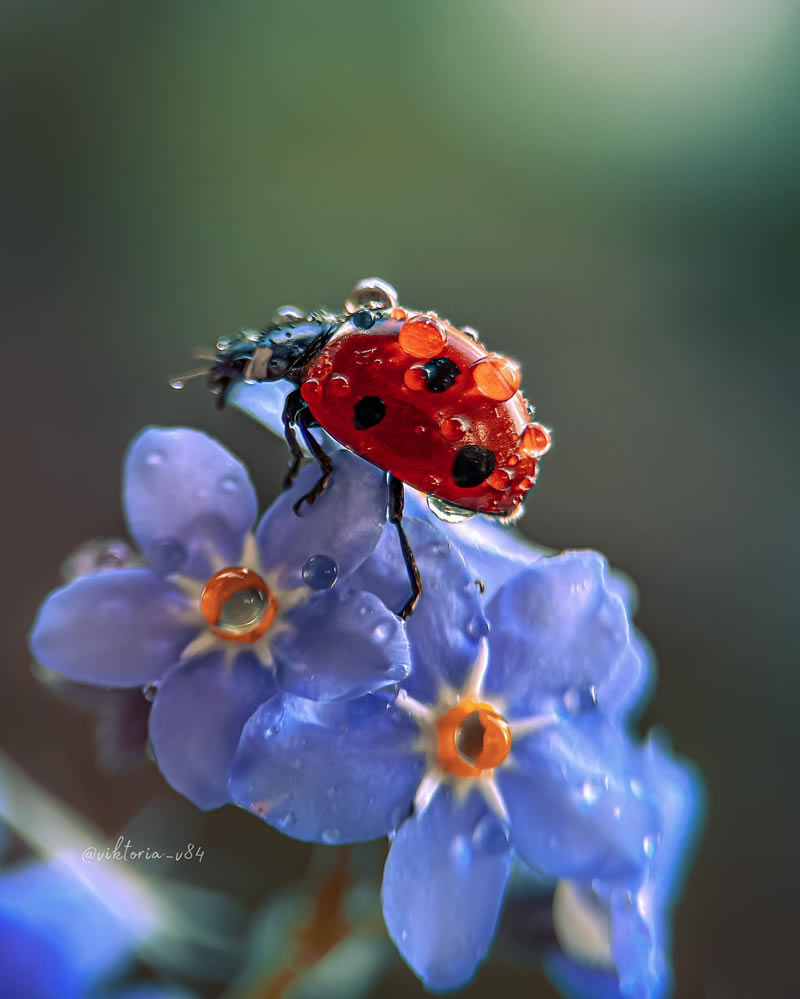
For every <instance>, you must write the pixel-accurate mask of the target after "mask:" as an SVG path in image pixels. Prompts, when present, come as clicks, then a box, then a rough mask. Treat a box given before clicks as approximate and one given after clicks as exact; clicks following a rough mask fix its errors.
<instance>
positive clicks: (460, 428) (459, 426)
mask: <svg viewBox="0 0 800 999" xmlns="http://www.w3.org/2000/svg"><path fill="white" fill-rule="evenodd" d="M439 429H440V430H441V432H442V437H444V439H445V440H447V441H460V440H461V438H462V437H463V436H464V434H465V433H466V432H467V430H468V429H469V420H466V419H464V417H461V416H450V417H448V418H447V419H446V420H442V424H441V426H440V427H439Z"/></svg>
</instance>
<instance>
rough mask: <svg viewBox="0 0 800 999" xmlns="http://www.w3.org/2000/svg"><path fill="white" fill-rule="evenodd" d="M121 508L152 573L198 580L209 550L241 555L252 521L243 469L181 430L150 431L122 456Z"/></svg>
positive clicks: (202, 438)
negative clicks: (180, 575)
mask: <svg viewBox="0 0 800 999" xmlns="http://www.w3.org/2000/svg"><path fill="white" fill-rule="evenodd" d="M123 502H124V506H125V511H126V514H127V518H128V526H129V528H130V531H131V534H132V536H133V537H134V539H135V540H136V542H137V544H138V545H139V547H140V548H141V550H142V552H143V553H144V555H145V557H146V558H147V560H148V562H149V564H150V566H151V568H152V569H153V570H154V571H155V572H158V573H160V574H163V575H167V574H168V573H170V572H178V571H180V572H183V573H186V574H187V575H189V576H194V577H197V578H204V577H205V576H206V575H208V572H209V569H210V563H209V558H208V554H209V549H213V550H214V551H215V552H217V553H218V554H219V556H220V557H221V558H222V560H223V561H225V562H227V563H228V564H231V563H236V562H237V560H238V559H239V558H240V557H241V552H242V543H243V541H244V536H245V534H246V533H247V532H248V531H249V530H250V529H251V527H252V526H253V523H254V522H255V519H256V513H257V503H256V495H255V490H254V489H253V484H252V483H251V481H250V477H249V475H248V474H247V469H246V468H245V467H244V465H243V464H242V463H241V462H240V461H239V460H238V459H236V458H234V456H233V455H232V454H231V453H230V452H229V451H228V450H227V449H226V448H224V447H223V446H222V445H221V444H220V443H218V442H217V441H215V440H214V439H213V438H212V437H208V436H207V435H206V434H204V433H201V432H200V431H199V430H190V429H188V428H187V427H176V428H172V429H164V428H162V427H148V428H147V429H146V430H143V431H142V432H141V433H140V434H139V436H138V437H136V438H135V439H134V440H133V443H132V444H131V446H130V448H129V450H128V454H127V456H126V458H125V467H124V473H123Z"/></svg>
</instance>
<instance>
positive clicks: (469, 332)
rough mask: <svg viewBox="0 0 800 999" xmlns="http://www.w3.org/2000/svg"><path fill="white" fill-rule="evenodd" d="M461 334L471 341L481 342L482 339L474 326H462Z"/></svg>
mask: <svg viewBox="0 0 800 999" xmlns="http://www.w3.org/2000/svg"><path fill="white" fill-rule="evenodd" d="M461 332H462V333H463V334H464V336H468V337H469V338H470V340H476V341H479V340H480V338H481V336H480V333H478V331H477V330H476V329H475V327H474V326H462V327H461Z"/></svg>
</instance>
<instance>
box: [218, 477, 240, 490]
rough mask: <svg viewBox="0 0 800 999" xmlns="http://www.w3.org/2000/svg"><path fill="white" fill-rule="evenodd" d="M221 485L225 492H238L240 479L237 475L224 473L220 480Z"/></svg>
mask: <svg viewBox="0 0 800 999" xmlns="http://www.w3.org/2000/svg"><path fill="white" fill-rule="evenodd" d="M219 487H220V489H221V490H222V491H223V492H224V493H235V492H238V491H239V480H238V479H237V478H236V476H235V475H223V476H222V478H221V479H220V480H219Z"/></svg>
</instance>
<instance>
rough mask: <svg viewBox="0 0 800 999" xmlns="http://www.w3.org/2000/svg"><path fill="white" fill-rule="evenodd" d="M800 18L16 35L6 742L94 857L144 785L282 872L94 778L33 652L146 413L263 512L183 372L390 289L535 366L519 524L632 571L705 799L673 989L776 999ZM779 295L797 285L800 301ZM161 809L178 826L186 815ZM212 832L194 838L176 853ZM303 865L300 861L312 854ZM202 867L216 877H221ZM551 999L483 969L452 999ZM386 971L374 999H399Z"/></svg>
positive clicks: (157, 786)
mask: <svg viewBox="0 0 800 999" xmlns="http://www.w3.org/2000/svg"><path fill="white" fill-rule="evenodd" d="M796 14H797V12H796V8H794V6H793V5H792V4H791V3H790V0H785V2H782V0H738V2H737V0H729V2H726V0H704V2H702V3H699V2H697V0H651V2H649V3H646V4H645V3H638V2H634V0H616V2H612V0H595V2H594V3H592V4H583V3H577V2H564V0H546V2H541V3H540V2H535V0H530V2H525V0H517V2H510V0H502V2H497V0H495V2H493V3H491V4H475V3H470V2H466V0H463V2H459V0H451V2H437V0H420V2H408V0H405V2H404V3H402V4H392V5H389V4H385V5H380V4H372V3H367V2H362V3H350V2H348V3H326V2H322V0H320V2H316V3H305V2H299V3H293V4H289V3H282V4H271V3H265V2H252V3H242V2H234V3H219V4H215V3H212V2H210V0H204V2H197V0H194V2H190V0H185V2H173V3H154V2H149V0H130V2H117V3H107V2H99V0H72V2H71V3H65V2H63V0H33V2H29V3H24V4H23V3H16V2H12V3H7V4H4V5H3V10H2V13H0V29H1V40H0V44H2V52H1V53H0V54H1V58H0V78H2V83H3V101H2V105H3V111H2V113H3V115H4V116H5V118H6V120H5V121H4V123H3V137H4V142H3V146H4V149H3V154H2V157H1V158H0V159H2V168H1V169H2V170H3V172H4V174H5V176H4V179H3V185H2V197H3V201H4V208H3V223H2V234H1V235H0V252H2V282H3V286H4V287H3V293H2V312H3V330H2V335H3V340H2V370H3V390H2V399H3V415H2V423H1V425H2V441H3V444H2V446H3V457H4V463H3V467H4V475H3V486H2V503H3V528H4V530H3V573H2V576H3V591H4V592H3V598H2V604H0V606H1V607H2V614H3V620H2V635H3V657H2V664H3V670H4V676H5V679H4V685H3V697H2V701H0V725H1V726H2V729H1V730H0V739H1V740H2V747H3V749H5V750H6V751H8V752H9V753H10V754H11V756H12V757H13V758H14V759H16V760H17V761H18V762H19V764H20V765H21V766H23V767H24V768H25V769H26V770H27V771H28V773H30V774H31V775H32V776H33V777H35V778H36V779H37V780H38V781H39V782H41V783H42V784H43V785H44V786H45V787H46V788H48V789H50V790H51V791H53V792H54V793H56V794H57V795H59V796H60V797H62V798H63V799H64V800H65V801H66V802H68V803H69V804H70V805H72V806H74V807H75V808H76V809H78V810H79V811H81V812H83V813H85V814H86V815H88V816H90V817H91V818H92V819H93V820H94V821H95V822H96V823H97V824H98V825H99V826H100V827H101V828H102V829H103V830H104V832H106V833H107V834H109V835H110V834H112V833H115V832H116V830H118V829H119V828H121V827H122V826H123V825H124V824H125V823H126V822H127V821H128V820H129V819H130V817H131V816H132V815H133V814H134V813H136V811H137V810H138V809H140V808H142V807H143V806H144V805H145V803H146V802H147V801H148V800H149V799H151V798H152V797H153V796H154V795H161V799H160V800H161V801H162V803H163V808H164V809H166V811H165V812H164V814H172V812H170V809H172V810H176V813H180V814H182V815H184V818H183V820H182V821H184V822H185V823H190V824H191V823H195V826H194V829H195V835H196V836H201V837H203V838H204V839H203V842H204V843H205V845H206V847H207V850H208V851H209V853H210V854H213V851H214V849H215V848H216V847H218V849H219V852H220V854H222V853H223V852H224V849H225V844H226V843H230V842H231V841H232V838H235V842H236V844H237V852H238V855H239V859H240V860H241V858H247V859H248V860H250V859H251V862H252V869H251V878H250V879H249V880H248V879H246V878H245V879H242V878H241V877H240V879H239V880H240V883H238V884H237V885H236V887H237V890H240V891H241V892H242V893H243V894H244V895H245V896H247V897H249V898H251V899H254V898H255V897H256V896H257V895H258V894H259V893H260V894H261V895H262V896H263V894H264V893H265V892H266V891H267V890H268V889H269V887H270V885H272V884H274V883H275V881H276V880H277V877H278V876H277V875H276V874H275V873H274V865H273V868H272V869H271V870H272V873H264V874H260V873H259V871H260V870H262V868H260V867H259V863H260V860H261V858H263V857H265V856H267V855H268V856H270V857H273V858H274V857H275V855H276V852H277V851H282V853H283V854H285V856H283V857H282V860H281V864H280V865H279V866H280V870H281V873H280V877H281V878H289V877H291V875H292V873H293V872H294V873H296V872H299V871H300V870H301V869H302V864H303V853H302V850H303V848H300V847H298V848H297V850H295V849H294V848H292V847H290V846H289V845H287V843H286V841H284V840H281V838H280V837H279V836H277V834H273V833H272V832H271V831H269V830H266V829H265V828H263V827H262V826H261V825H260V824H259V823H258V822H256V821H255V820H254V819H251V818H249V817H248V816H246V815H244V814H243V813H239V812H236V811H235V810H233V809H226V810H223V811H222V812H219V813H215V814H212V815H209V816H206V817H199V816H197V817H195V816H192V817H190V818H187V817H186V810H185V808H184V806H183V805H182V804H181V803H180V802H179V801H178V799H177V796H170V795H169V793H168V792H166V791H165V790H164V786H163V782H162V781H161V779H160V777H159V775H158V774H157V772H156V771H155V769H145V770H144V771H142V772H140V773H138V774H135V775H132V776H126V777H121V778H113V779H112V778H108V777H104V776H102V775H101V774H100V773H99V771H98V770H97V768H96V766H95V763H94V748H93V737H92V733H91V729H90V727H89V726H88V724H87V721H86V718H85V716H84V715H83V714H81V713H80V712H79V711H77V710H76V709H74V708H70V707H67V706H64V705H63V704H61V703H59V702H58V701H56V700H55V699H54V698H53V697H52V696H51V695H48V694H47V693H46V692H45V691H43V690H42V689H41V688H40V687H39V686H38V685H37V683H36V682H35V681H34V680H33V679H32V677H31V675H30V674H29V672H28V657H27V653H26V645H25V641H26V631H27V629H28V627H29V623H30V621H31V619H32V616H33V613H34V611H35V608H36V605H37V603H38V602H39V600H40V598H41V597H42V596H43V594H44V593H45V592H46V591H47V590H48V589H49V588H51V587H52V586H53V585H55V584H56V582H57V574H58V568H59V565H60V562H61V560H62V559H63V558H64V557H65V556H66V555H67V554H68V553H69V551H70V550H71V549H72V548H73V547H75V545H77V544H78V543H79V542H81V541H82V540H84V539H86V538H89V537H93V536H98V535H107V534H113V533H119V532H121V531H122V530H123V528H122V523H121V515H120V512H119V502H118V500H119V491H118V470H119V464H120V459H121V456H122V453H123V449H124V447H125V446H126V444H127V442H128V440H129V439H130V437H131V436H132V434H133V433H134V432H135V431H136V430H138V429H139V428H140V427H141V426H142V425H144V424H147V423H160V424H177V423H180V424H184V423H185V424H191V425H194V426H198V427H201V428H203V429H205V430H207V431H210V432H212V433H214V434H215V435H217V436H219V437H220V438H221V439H222V440H223V442H225V443H226V444H227V445H229V446H230V447H232V448H233V449H234V450H236V451H237V452H238V453H239V454H240V455H241V456H242V457H244V458H245V459H246V460H247V461H248V462H249V463H250V466H251V468H252V470H253V473H254V477H255V479H256V481H257V483H258V485H259V487H260V491H261V496H262V499H263V500H264V501H267V500H269V499H270V498H271V497H272V496H274V495H275V493H276V491H277V489H278V483H279V477H280V475H281V473H282V468H283V462H284V454H283V448H282V445H281V442H280V441H279V440H277V439H275V438H272V437H271V436H270V435H269V434H268V433H267V432H266V431H261V430H260V429H259V428H257V427H256V426H255V425H252V424H250V423H249V422H248V421H247V420H246V419H245V417H243V416H241V415H240V414H237V413H235V412H232V411H229V412H225V413H222V414H218V413H217V412H216V411H215V410H214V408H213V406H212V404H211V400H210V398H209V397H208V396H207V394H206V393H205V392H204V391H203V389H202V388H201V387H200V386H199V385H195V386H194V387H193V389H192V390H189V389H188V388H187V390H186V391H184V392H182V393H176V392H173V391H171V390H170V389H169V387H168V384H167V382H168V379H169V378H170V377H171V376H173V375H175V374H178V373H180V372H181V371H183V370H185V369H186V368H187V367H191V366H192V362H191V356H190V355H191V351H192V349H193V348H195V347H203V346H205V347H209V346H211V344H213V342H214V340H215V338H216V336H217V335H218V334H219V333H220V332H224V331H229V330H232V329H235V328H238V327H239V326H240V325H245V324H246V325H260V324H261V323H263V322H264V321H265V320H266V319H267V318H268V317H269V315H270V314H271V313H272V311H273V309H274V308H275V307H276V306H278V305H281V304H284V303H286V302H297V303H299V304H301V305H305V306H307V307H309V308H311V307H315V306H319V305H328V306H330V307H333V308H338V307H339V306H340V305H341V303H342V302H343V299H344V296H345V295H346V293H347V292H348V291H349V289H350V287H351V286H352V284H353V283H354V281H355V280H356V279H357V278H360V277H364V276H367V275H370V274H374V273H376V274H379V275H381V276H383V277H385V278H387V279H389V280H390V281H392V282H393V283H394V284H395V285H396V286H397V288H398V289H399V291H400V295H401V300H402V301H404V302H406V303H407V304H409V305H411V306H416V307H420V308H433V309H436V310H438V311H440V312H441V313H442V314H444V315H447V316H449V317H450V318H452V319H453V320H454V321H456V322H460V323H468V324H471V325H473V326H475V327H477V328H478V329H479V330H481V332H482V333H483V335H484V338H485V339H486V340H487V341H488V342H489V343H490V344H491V345H492V347H493V348H495V349H497V350H500V351H504V352H507V353H510V354H511V355H513V356H516V357H518V358H519V359H520V360H521V362H522V364H523V368H524V371H525V385H526V389H527V394H528V397H529V398H530V399H531V400H532V401H534V402H535V403H536V406H537V413H538V416H539V418H540V419H541V420H542V421H543V422H545V423H547V424H549V425H551V426H552V427H554V428H555V435H556V446H555V447H554V449H553V452H552V453H551V455H550V456H549V457H548V458H547V460H546V462H545V466H544V470H543V474H542V477H541V481H540V484H539V485H538V486H537V489H536V493H535V496H534V497H533V498H532V501H531V502H530V503H529V510H528V513H527V515H526V517H525V519H524V521H523V524H522V526H523V529H524V531H525V532H526V533H527V534H528V535H529V536H531V537H534V538H536V539H538V540H540V541H542V542H543V543H545V544H549V545H552V546H555V547H571V546H592V547H595V548H598V549H599V550H601V551H603V552H605V553H606V554H607V555H608V556H609V558H610V559H611V561H612V563H613V564H615V565H617V566H618V567H620V568H622V569H624V570H626V571H627V572H628V573H630V575H631V576H632V577H633V578H634V579H635V580H636V581H637V583H638V585H639V588H640V593H641V610H640V613H639V616H638V621H639V624H640V626H641V628H642V629H643V630H644V631H645V633H646V634H647V636H648V637H649V639H650V640H651V642H652V644H653V646H654V647H655V649H656V650H657V654H658V659H659V663H660V677H659V683H658V688H657V691H656V694H655V697H654V699H653V701H652V704H651V706H650V708H649V709H648V711H647V713H646V715H645V719H644V722H645V724H647V725H649V724H651V723H658V724H663V725H664V726H666V727H667V728H668V729H669V731H670V732H671V733H672V736H673V739H674V743H675V745H676V748H677V749H678V750H679V751H680V752H682V753H683V754H685V755H686V756H688V757H690V758H691V759H693V760H695V761H696V762H697V763H698V764H699V766H700V768H701V769H702V771H703V773H704V775H705V778H706V781H707V788H708V808H709V815H708V822H707V827H706V832H705V835H704V839H703V841H702V844H701V847H700V850H699V854H698V858H697V862H696V864H695V867H694V869H693V871H692V873H691V876H690V878H689V881H688V885H687V891H686V895H685V898H684V901H683V902H682V904H681V906H680V908H679V910H678V914H677V920H676V941H675V961H676V967H677V974H678V982H679V988H678V996H679V997H684V996H686V997H694V996H698V997H700V996H702V997H709V999H722V997H725V999H727V997H739V996H741V997H752V996H756V995H770V996H784V995H786V996H788V995H791V994H794V990H795V987H796V984H795V983H796V972H795V967H794V965H795V950H796V937H797V930H798V919H797V889H798V888H799V887H800V884H798V859H797V856H798V851H797V835H798V826H799V825H800V823H799V822H798V819H799V818H800V808H799V807H798V799H797V794H796V791H795V786H796V780H797V775H796V772H795V770H796V766H797V763H798V761H799V760H800V740H799V739H798V730H799V728H800V726H798V725H797V721H796V715H797V699H798V693H800V682H799V681H798V674H797V661H798V657H797V651H798V639H797V632H796V611H795V607H796V597H797V586H796V572H795V569H794V565H795V563H796V560H797V557H798V554H800V553H799V552H798V532H797V530H796V526H795V519H796V509H797V486H798V473H797V465H796V463H795V460H794V457H795V453H796V441H797V432H798V426H797V421H796V417H797V409H798V407H797V403H796V394H797V389H796V379H797V371H798V362H800V350H798V329H797V320H798V314H797V311H796V310H794V309H793V303H792V300H791V296H792V293H793V292H794V291H795V290H796V284H797V277H796V275H797V254H796V252H795V251H794V249H793V246H792V239H791V237H792V235H793V231H792V230H793V228H794V214H795V212H796V210H797V207H798V193H799V192H798V187H800V182H799V180H798V178H799V177H800V171H799V168H800V138H799V137H798V130H797V114H796V112H797V93H798V82H800V80H799V79H798V77H800V72H799V71H798V65H800V64H798V61H797V58H796V50H797V43H798V34H799V33H798V24H797V16H796ZM793 286H794V287H793ZM176 821H177V820H176ZM198 828H199V830H200V831H199V832H198V831H197V829H198ZM298 850H299V851H300V852H299V853H298V852H297V851H298ZM195 876H203V877H207V878H209V879H210V882H212V883H215V884H217V886H220V887H222V886H224V884H225V868H224V865H223V864H221V862H220V863H218V864H217V866H216V867H215V866H214V864H213V863H210V864H209V865H208V866H207V867H204V868H203V874H202V875H197V874H196V873H195ZM498 984H499V985H500V986H502V987H505V988H506V989H507V993H506V994H507V995H526V996H534V995H541V996H547V995H551V990H550V988H549V986H548V985H547V984H546V983H545V982H544V980H543V979H541V978H540V977H539V976H538V975H537V974H535V973H533V972H530V971H525V970H520V971H513V970H509V969H505V968H497V967H493V968H490V969H489V970H484V971H482V972H481V973H480V974H479V975H478V978H477V979H476V982H475V984H474V985H473V986H472V987H471V990H470V992H469V994H470V995H475V996H480V995H484V994H490V992H491V990H492V989H495V988H497V987H498ZM418 991H419V989H418V987H417V985H416V984H415V982H414V980H413V979H412V977H411V975H410V973H406V972H405V971H402V970H397V971H395V972H393V973H392V975H391V976H390V977H389V979H387V980H385V981H384V982H383V983H382V984H381V986H380V993H379V994H381V995H389V994H397V995H401V994H402V995H410V994H417V992H418Z"/></svg>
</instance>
